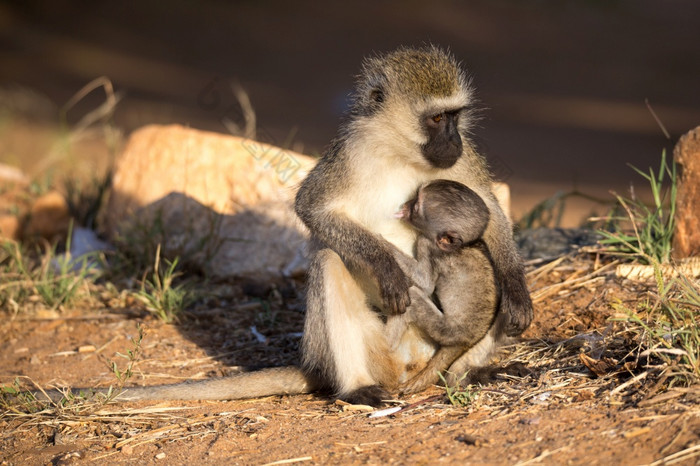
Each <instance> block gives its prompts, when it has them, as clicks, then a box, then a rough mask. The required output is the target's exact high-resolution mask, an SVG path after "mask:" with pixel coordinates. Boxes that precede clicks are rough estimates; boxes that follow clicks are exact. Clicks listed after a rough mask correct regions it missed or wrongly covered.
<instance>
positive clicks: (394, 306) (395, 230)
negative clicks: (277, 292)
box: [295, 46, 533, 405]
mask: <svg viewBox="0 0 700 466" xmlns="http://www.w3.org/2000/svg"><path fill="white" fill-rule="evenodd" d="M471 103H472V92H471V89H470V88H469V85H468V81H467V78H466V76H465V74H464V72H463V71H462V70H461V69H460V67H459V66H458V64H457V62H456V61H455V59H454V58H453V57H452V56H451V55H450V54H448V53H446V52H444V51H443V50H441V49H439V48H437V47H432V46H431V47H425V48H419V49H415V48H401V49H398V50H396V51H395V52H392V53H389V54H387V55H384V56H378V57H373V58H369V59H367V60H366V61H365V63H364V66H363V69H362V73H361V75H360V77H359V79H358V82H357V87H356V89H355V93H354V95H353V103H352V107H351V109H350V113H349V115H348V118H347V119H346V121H345V122H344V123H343V124H342V125H341V127H340V129H339V132H338V136H337V138H336V139H335V140H334V141H333V142H332V143H331V146H330V148H329V149H328V150H327V152H326V153H325V154H324V156H323V157H322V158H321V160H320V161H319V163H318V164H317V165H316V167H315V168H314V169H313V170H312V171H311V173H309V175H308V176H307V178H306V179H305V180H304V182H303V183H302V185H301V187H300V189H299V192H298V193H297V197H296V205H295V208H296V212H297V214H298V215H299V217H300V218H301V219H302V221H303V222H304V223H305V224H306V226H307V227H308V228H309V230H310V231H311V235H312V240H313V241H314V243H315V247H316V250H315V253H314V258H313V260H312V262H311V267H310V271H309V280H308V294H307V310H306V322H305V332H304V338H303V341H302V369H303V370H304V372H305V373H306V374H307V376H308V377H309V378H310V379H311V380H312V381H313V383H314V385H315V386H317V387H321V388H324V389H327V390H331V391H333V392H335V393H336V394H337V395H338V396H340V397H341V398H343V399H345V400H347V401H351V402H355V403H364V404H371V405H378V404H380V403H381V400H382V399H383V398H385V397H386V396H387V394H386V391H385V389H387V388H389V389H391V388H393V387H395V386H396V385H397V383H400V382H401V380H403V379H406V378H410V377H411V376H412V375H414V374H413V372H412V370H413V369H414V368H415V367H417V366H423V367H424V366H425V364H426V363H427V361H428V360H429V359H430V357H431V356H432V355H433V354H434V353H435V350H436V348H437V345H436V344H435V343H434V342H431V341H429V340H428V339H426V338H425V337H423V336H422V335H420V334H419V333H417V332H411V331H410V330H409V331H408V332H406V334H405V335H404V338H403V340H402V343H401V344H400V345H399V347H398V348H397V350H395V351H393V352H392V350H391V348H390V347H389V345H388V344H387V340H386V338H385V334H384V331H385V328H384V323H383V319H382V316H381V315H380V314H379V313H378V312H377V310H376V309H377V308H378V309H380V310H381V312H383V313H385V314H386V315H392V314H399V313H402V312H404V311H405V310H406V307H407V306H408V305H409V302H410V298H409V291H408V290H409V287H410V286H411V281H410V280H409V279H408V277H406V275H405V274H404V273H403V272H402V271H401V268H400V267H399V265H398V264H397V262H396V260H395V258H394V257H393V255H392V253H391V248H390V247H389V244H388V243H391V244H393V245H395V246H396V247H397V248H399V249H400V250H401V251H403V252H404V253H406V254H410V255H413V253H414V244H415V241H416V232H415V231H414V230H413V229H411V228H410V227H409V226H407V225H406V224H404V223H402V222H401V221H399V220H398V219H396V218H395V217H394V213H395V212H396V211H397V209H398V208H399V206H401V205H402V204H403V203H404V202H406V200H408V199H410V198H411V197H412V196H413V195H414V193H415V192H416V190H417V188H418V187H419V186H420V185H421V184H423V183H425V182H427V181H430V180H435V179H447V180H454V181H458V182H460V183H463V184H464V185H466V186H468V187H469V188H471V189H472V190H474V191H475V192H476V193H477V194H478V195H479V196H480V197H481V198H482V199H483V200H484V202H485V203H486V205H487V207H488V209H489V213H490V220H489V223H488V227H487V228H486V231H485V232H484V235H483V240H484V242H485V243H486V245H487V247H488V249H489V251H490V253H491V255H492V258H493V265H494V272H495V276H496V280H497V282H498V283H499V284H500V285H501V296H500V308H499V315H503V316H504V317H503V319H505V320H506V323H505V324H504V327H503V328H504V329H505V333H506V334H507V335H510V336H512V335H517V334H520V333H521V332H522V331H524V330H525V329H526V328H527V327H528V325H529V324H530V322H531V320H532V316H533V314H532V302H531V300H530V296H529V293H528V290H527V286H526V283H525V277H524V273H523V268H522V264H521V260H520V258H519V256H518V253H517V250H516V248H515V244H514V242H513V237H512V230H511V224H510V221H509V219H508V218H507V217H506V216H505V215H504V214H503V212H502V210H501V208H500V207H499V205H498V203H497V201H496V198H495V197H494V195H493V193H492V192H491V182H492V180H491V177H490V175H489V172H488V169H487V167H486V163H485V161H484V159H483V158H482V157H481V156H480V155H479V154H477V153H476V152H475V150H474V148H473V147H472V145H471V142H470V140H469V138H468V130H469V125H470V122H471V121H470V113H469V108H470V104H471ZM484 345H486V346H488V345H487V344H486V343H483V342H480V343H479V344H478V345H476V346H479V347H480V348H481V347H482V346H484ZM481 350H484V348H481V349H480V350H479V351H478V352H479V353H480V354H481V353H483V354H487V353H489V351H485V350H484V351H481Z"/></svg>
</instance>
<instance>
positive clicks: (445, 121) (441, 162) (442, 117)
mask: <svg viewBox="0 0 700 466" xmlns="http://www.w3.org/2000/svg"><path fill="white" fill-rule="evenodd" d="M459 113H460V111H459V110H455V111H450V112H443V113H438V114H437V115H430V116H427V117H425V118H424V124H425V127H426V130H427V131H428V142H427V143H426V144H424V145H423V148H422V149H423V157H425V159H426V160H427V161H428V162H430V164H431V165H432V166H434V167H435V168H450V167H451V166H452V165H454V164H455V163H456V162H457V159H459V157H460V156H461V155H462V136H461V135H460V134H459V128H458V124H457V123H458V122H459Z"/></svg>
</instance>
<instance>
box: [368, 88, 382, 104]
mask: <svg viewBox="0 0 700 466" xmlns="http://www.w3.org/2000/svg"><path fill="white" fill-rule="evenodd" d="M369 98H370V99H372V101H373V102H376V103H378V104H381V103H382V102H384V90H383V89H382V88H380V87H375V88H374V89H372V92H370V93H369Z"/></svg>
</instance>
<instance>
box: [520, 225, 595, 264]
mask: <svg viewBox="0 0 700 466" xmlns="http://www.w3.org/2000/svg"><path fill="white" fill-rule="evenodd" d="M600 237H601V236H600V234H598V233H596V232H595V231H593V230H590V229H586V228H533V229H531V230H523V231H520V232H518V234H517V235H516V241H517V244H518V249H519V250H520V254H521V255H522V257H523V259H525V260H533V259H545V260H550V259H555V258H557V257H561V256H563V255H566V254H568V253H570V252H573V251H576V250H578V249H579V248H580V247H582V246H592V245H594V244H596V242H597V241H598V240H599V239H600Z"/></svg>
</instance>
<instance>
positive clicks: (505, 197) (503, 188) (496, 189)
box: [491, 181, 510, 218]
mask: <svg viewBox="0 0 700 466" xmlns="http://www.w3.org/2000/svg"><path fill="white" fill-rule="evenodd" d="M491 189H492V190H493V194H494V196H496V200H497V201H498V205H500V206H501V209H502V210H503V213H504V214H506V217H508V218H510V186H508V185H507V184H506V183H502V182H500V181H498V182H495V183H493V186H492V188H491Z"/></svg>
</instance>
